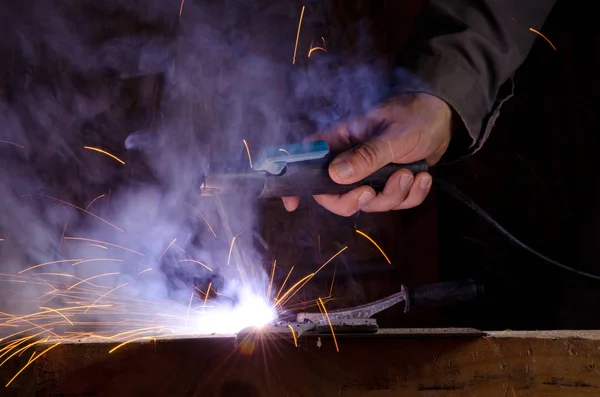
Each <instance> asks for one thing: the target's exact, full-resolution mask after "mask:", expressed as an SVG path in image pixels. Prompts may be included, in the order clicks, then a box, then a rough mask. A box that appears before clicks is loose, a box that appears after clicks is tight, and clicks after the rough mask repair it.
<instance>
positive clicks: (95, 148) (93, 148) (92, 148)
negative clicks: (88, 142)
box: [83, 146, 125, 165]
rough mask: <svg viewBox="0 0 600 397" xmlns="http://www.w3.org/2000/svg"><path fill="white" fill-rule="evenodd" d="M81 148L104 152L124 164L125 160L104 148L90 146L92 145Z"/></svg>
mask: <svg viewBox="0 0 600 397" xmlns="http://www.w3.org/2000/svg"><path fill="white" fill-rule="evenodd" d="M83 148H84V149H88V150H93V151H95V152H98V153H102V154H105V155H107V156H108V157H112V158H113V159H115V160H117V161H118V162H119V163H121V164H123V165H125V162H124V161H123V160H121V159H120V158H118V157H117V156H115V155H114V154H111V153H108V152H107V151H106V150H102V149H98V148H97V147H92V146H84V147H83Z"/></svg>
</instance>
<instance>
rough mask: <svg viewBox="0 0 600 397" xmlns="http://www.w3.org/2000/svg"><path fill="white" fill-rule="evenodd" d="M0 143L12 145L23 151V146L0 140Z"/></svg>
mask: <svg viewBox="0 0 600 397" xmlns="http://www.w3.org/2000/svg"><path fill="white" fill-rule="evenodd" d="M0 143H6V144H9V145H13V146H16V147H19V148H21V149H25V146H23V145H19V144H18V143H14V142H11V141H3V140H0Z"/></svg>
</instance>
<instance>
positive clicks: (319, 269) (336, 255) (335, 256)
mask: <svg viewBox="0 0 600 397" xmlns="http://www.w3.org/2000/svg"><path fill="white" fill-rule="evenodd" d="M347 249H348V246H345V247H344V248H342V249H341V250H339V251H338V252H337V253H336V254H335V255H333V256H332V257H331V258H329V260H328V261H327V262H325V263H323V265H321V267H320V268H318V269H317V271H316V272H315V273H314V274H317V273H319V272H320V271H321V270H322V269H323V268H324V267H325V266H327V264H328V263H329V262H331V261H332V260H334V259H335V258H337V257H338V255H340V254H341V253H342V252H344V251H346V250H347Z"/></svg>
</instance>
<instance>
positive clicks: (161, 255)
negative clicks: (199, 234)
mask: <svg viewBox="0 0 600 397" xmlns="http://www.w3.org/2000/svg"><path fill="white" fill-rule="evenodd" d="M175 241H177V238H174V239H173V241H171V244H169V245H168V246H167V248H165V250H164V251H163V253H162V254H160V256H159V257H158V261H159V262H160V260H161V259H162V257H163V255H164V254H165V253H166V252H167V250H168V249H169V248H171V246H172V245H173V244H175Z"/></svg>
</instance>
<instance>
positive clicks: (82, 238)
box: [65, 237, 146, 256]
mask: <svg viewBox="0 0 600 397" xmlns="http://www.w3.org/2000/svg"><path fill="white" fill-rule="evenodd" d="M65 240H76V241H90V242H93V243H100V244H104V245H108V246H111V247H115V248H120V249H122V250H125V251H129V252H131V253H134V254H138V255H140V256H146V255H144V254H142V253H141V252H137V251H134V250H132V249H129V248H127V247H123V246H122V245H117V244H112V243H107V242H106V241H101V240H94V239H91V238H85V237H65Z"/></svg>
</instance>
